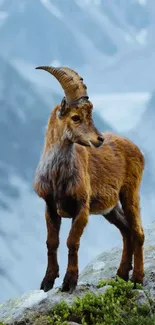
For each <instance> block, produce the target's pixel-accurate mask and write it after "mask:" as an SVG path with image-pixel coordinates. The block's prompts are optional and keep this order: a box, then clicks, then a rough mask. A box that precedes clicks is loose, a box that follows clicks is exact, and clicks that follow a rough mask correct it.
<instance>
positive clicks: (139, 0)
mask: <svg viewBox="0 0 155 325" xmlns="http://www.w3.org/2000/svg"><path fill="white" fill-rule="evenodd" d="M137 2H138V3H139V4H140V5H141V6H146V4H147V0H137Z"/></svg>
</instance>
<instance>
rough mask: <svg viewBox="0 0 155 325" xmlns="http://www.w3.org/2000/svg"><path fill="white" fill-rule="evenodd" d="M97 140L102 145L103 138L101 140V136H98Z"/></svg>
mask: <svg viewBox="0 0 155 325" xmlns="http://www.w3.org/2000/svg"><path fill="white" fill-rule="evenodd" d="M97 140H99V141H100V142H102V143H103V141H104V138H103V137H102V136H101V135H99V136H98V138H97Z"/></svg>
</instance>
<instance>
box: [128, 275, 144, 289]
mask: <svg viewBox="0 0 155 325" xmlns="http://www.w3.org/2000/svg"><path fill="white" fill-rule="evenodd" d="M143 278H144V277H143V276H137V275H135V274H133V275H132V278H131V281H132V282H133V283H134V288H135V289H136V285H137V284H141V285H143Z"/></svg>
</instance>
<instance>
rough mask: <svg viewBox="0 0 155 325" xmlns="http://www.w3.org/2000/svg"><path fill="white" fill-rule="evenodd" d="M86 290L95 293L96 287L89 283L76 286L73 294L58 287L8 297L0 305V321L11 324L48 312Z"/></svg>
mask: <svg viewBox="0 0 155 325" xmlns="http://www.w3.org/2000/svg"><path fill="white" fill-rule="evenodd" d="M88 291H90V292H93V293H97V292H98V289H97V288H95V287H94V286H91V285H81V286H78V287H77V289H76V290H75V291H74V293H73V294H68V293H63V292H61V291H60V289H59V288H56V289H52V290H50V291H49V292H47V293H45V292H43V291H42V290H36V291H30V292H28V293H26V294H24V295H23V296H21V297H20V298H16V299H10V300H8V301H7V302H6V303H4V304H2V305H0V321H2V322H5V323H7V324H12V323H13V322H15V321H21V322H22V321H23V320H24V319H26V318H27V319H32V318H33V317H34V316H37V315H42V314H43V313H44V314H46V313H48V311H49V310H51V308H52V307H54V305H56V304H57V303H59V302H61V301H62V300H65V301H66V302H67V303H68V304H69V305H70V304H71V303H72V301H73V300H74V299H75V297H77V296H78V297H82V296H84V295H85V294H86V293H87V292H88Z"/></svg>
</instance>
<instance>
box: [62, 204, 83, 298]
mask: <svg viewBox="0 0 155 325" xmlns="http://www.w3.org/2000/svg"><path fill="white" fill-rule="evenodd" d="M88 217H89V208H88V206H87V205H85V206H83V207H82V209H81V211H80V213H79V215H78V216H77V217H76V218H75V219H74V221H73V223H72V228H71V230H70V233H69V236H68V239H67V247H68V267H67V271H66V275H65V277H64V280H63V285H62V291H69V292H70V293H72V292H73V290H74V289H75V288H76V285H77V281H78V250H79V246H80V237H81V235H82V233H83V231H84V228H85V226H86V225H87V222H88Z"/></svg>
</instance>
